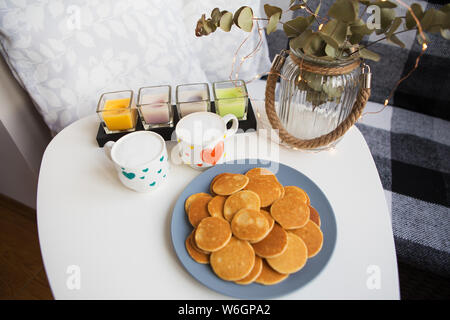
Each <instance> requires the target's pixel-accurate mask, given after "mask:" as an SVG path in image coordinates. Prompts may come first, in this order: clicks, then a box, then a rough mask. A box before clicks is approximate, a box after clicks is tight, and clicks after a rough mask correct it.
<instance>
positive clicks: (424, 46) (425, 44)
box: [422, 42, 428, 51]
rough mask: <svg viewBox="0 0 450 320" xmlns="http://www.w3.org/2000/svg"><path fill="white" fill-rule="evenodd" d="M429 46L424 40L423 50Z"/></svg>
mask: <svg viewBox="0 0 450 320" xmlns="http://www.w3.org/2000/svg"><path fill="white" fill-rule="evenodd" d="M427 48H428V45H427V43H426V42H424V43H423V44H422V51H425V50H427Z"/></svg>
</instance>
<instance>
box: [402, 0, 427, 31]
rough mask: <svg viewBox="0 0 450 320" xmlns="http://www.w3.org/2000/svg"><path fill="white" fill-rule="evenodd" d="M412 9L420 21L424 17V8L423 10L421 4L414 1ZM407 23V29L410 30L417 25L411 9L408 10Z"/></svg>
mask: <svg viewBox="0 0 450 320" xmlns="http://www.w3.org/2000/svg"><path fill="white" fill-rule="evenodd" d="M411 10H412V12H413V13H414V15H415V16H416V18H417V19H418V20H419V21H420V20H421V19H422V18H423V10H422V7H421V6H420V4H418V3H413V4H412V5H411ZM405 25H406V29H408V30H409V29H412V28H414V27H415V26H416V20H414V18H413V16H412V14H411V12H410V11H409V10H408V11H406V18H405Z"/></svg>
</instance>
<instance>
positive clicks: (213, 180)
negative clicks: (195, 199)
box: [209, 172, 232, 196]
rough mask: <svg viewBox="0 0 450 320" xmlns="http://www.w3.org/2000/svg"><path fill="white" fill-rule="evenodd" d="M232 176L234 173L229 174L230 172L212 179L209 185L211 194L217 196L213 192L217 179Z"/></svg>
mask: <svg viewBox="0 0 450 320" xmlns="http://www.w3.org/2000/svg"><path fill="white" fill-rule="evenodd" d="M230 174H232V173H229V172H223V173H219V174H218V175H217V176H215V177H214V178H213V179H212V181H211V184H210V185H209V191H210V192H211V194H212V195H213V196H215V195H216V194H215V193H214V191H213V185H214V182H216V181H217V179H219V178H220V177H223V176H226V175H230Z"/></svg>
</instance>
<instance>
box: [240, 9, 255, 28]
mask: <svg viewBox="0 0 450 320" xmlns="http://www.w3.org/2000/svg"><path fill="white" fill-rule="evenodd" d="M236 21H237V26H238V27H239V28H241V29H242V30H244V31H246V32H250V31H252V28H253V10H252V8H250V7H243V8H242V10H241V11H240V12H239V14H238V17H237V20H236Z"/></svg>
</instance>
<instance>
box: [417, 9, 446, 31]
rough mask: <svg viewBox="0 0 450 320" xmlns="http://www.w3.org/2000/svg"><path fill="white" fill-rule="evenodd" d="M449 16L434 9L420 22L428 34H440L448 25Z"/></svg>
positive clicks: (428, 11) (427, 12) (426, 13)
mask: <svg viewBox="0 0 450 320" xmlns="http://www.w3.org/2000/svg"><path fill="white" fill-rule="evenodd" d="M446 18H447V15H446V13H445V12H442V11H440V10H436V9H434V8H431V9H428V10H427V11H426V12H425V14H424V15H423V18H422V19H421V20H420V24H421V25H422V29H423V30H425V31H428V32H440V31H441V28H442V27H444V25H445V24H446V23H448V22H447V21H446Z"/></svg>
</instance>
